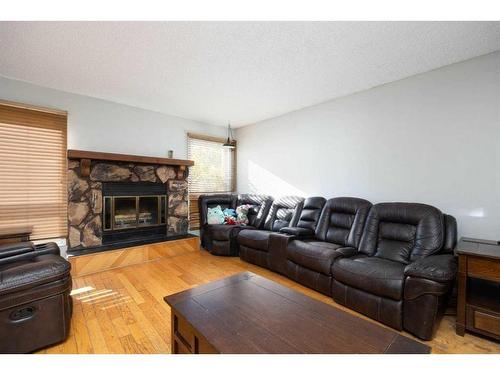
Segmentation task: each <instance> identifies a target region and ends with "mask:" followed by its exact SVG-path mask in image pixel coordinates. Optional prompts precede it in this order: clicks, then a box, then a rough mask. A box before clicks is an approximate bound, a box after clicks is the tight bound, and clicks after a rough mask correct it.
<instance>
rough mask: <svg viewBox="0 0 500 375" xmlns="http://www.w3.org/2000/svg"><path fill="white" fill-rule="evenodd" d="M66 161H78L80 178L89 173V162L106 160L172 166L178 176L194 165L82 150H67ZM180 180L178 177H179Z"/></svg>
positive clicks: (180, 161) (165, 159) (171, 160)
mask: <svg viewBox="0 0 500 375" xmlns="http://www.w3.org/2000/svg"><path fill="white" fill-rule="evenodd" d="M68 159H80V161H81V167H82V171H81V174H82V176H88V175H89V173H90V161H91V160H107V161H124V162H131V163H141V164H162V165H173V166H176V167H177V173H178V176H181V175H182V174H183V173H184V170H185V169H186V167H191V166H193V165H194V161H193V160H184V159H171V158H157V157H152V156H139V155H126V154H113V153H109V152H97V151H83V150H68ZM179 178H180V177H179Z"/></svg>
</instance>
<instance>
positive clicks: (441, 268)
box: [404, 254, 457, 283]
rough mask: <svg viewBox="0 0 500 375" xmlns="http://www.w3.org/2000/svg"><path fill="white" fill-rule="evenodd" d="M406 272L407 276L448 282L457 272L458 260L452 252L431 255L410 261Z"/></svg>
mask: <svg viewBox="0 0 500 375" xmlns="http://www.w3.org/2000/svg"><path fill="white" fill-rule="evenodd" d="M404 272H405V276H406V277H407V276H412V277H419V278H422V279H428V280H432V281H437V282H442V283H448V282H451V281H453V280H454V279H455V276H456V274H457V260H456V258H455V257H454V256H453V255H452V254H439V255H431V256H428V257H425V258H422V259H419V260H417V261H415V262H413V263H410V264H409V265H407V266H406V268H405V271H404Z"/></svg>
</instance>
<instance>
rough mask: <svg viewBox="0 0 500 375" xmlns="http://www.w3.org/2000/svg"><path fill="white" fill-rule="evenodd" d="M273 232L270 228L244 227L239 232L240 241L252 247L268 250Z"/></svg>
mask: <svg viewBox="0 0 500 375" xmlns="http://www.w3.org/2000/svg"><path fill="white" fill-rule="evenodd" d="M271 233H272V232H271V231H268V230H249V229H243V230H241V232H240V233H238V243H239V244H240V245H242V246H246V247H249V248H251V249H257V250H262V251H268V250H269V237H270V235H271Z"/></svg>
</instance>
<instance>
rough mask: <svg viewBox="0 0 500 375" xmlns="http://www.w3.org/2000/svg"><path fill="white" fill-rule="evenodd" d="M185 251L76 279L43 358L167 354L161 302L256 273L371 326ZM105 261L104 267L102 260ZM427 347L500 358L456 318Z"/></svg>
mask: <svg viewBox="0 0 500 375" xmlns="http://www.w3.org/2000/svg"><path fill="white" fill-rule="evenodd" d="M185 246H186V245H178V246H174V247H170V248H168V249H162V247H161V244H160V246H155V247H154V248H151V249H150V250H149V251H150V253H148V254H149V255H148V257H157V256H159V255H162V254H163V255H165V254H168V257H161V258H158V259H156V260H153V261H149V262H145V263H140V264H134V265H130V266H126V267H122V268H115V269H111V270H107V271H102V272H98V273H92V274H89V275H85V276H80V277H74V278H73V291H74V292H75V293H77V294H74V295H73V300H74V313H73V318H72V325H71V331H70V335H69V338H68V340H66V341H65V342H64V343H62V344H59V345H55V346H52V347H50V348H45V349H43V350H41V351H40V352H39V353H161V354H164V353H169V352H170V334H171V332H170V330H171V327H170V309H169V307H168V306H167V305H166V304H165V303H164V302H163V297H164V296H166V295H169V294H173V293H176V292H180V291H182V290H185V289H189V288H191V287H193V286H195V285H199V284H203V283H207V282H210V281H213V280H217V279H221V278H224V277H227V276H231V275H234V274H236V273H238V272H243V271H251V272H254V273H256V274H259V275H261V276H264V277H266V278H269V279H271V280H274V281H276V282H278V283H280V284H283V285H285V286H288V287H291V288H293V289H295V290H297V291H299V292H301V293H304V294H306V295H308V296H310V297H312V298H315V299H317V300H320V301H322V302H325V303H327V304H330V305H334V306H336V307H337V308H339V309H341V310H343V311H347V312H349V313H350V314H353V315H356V316H360V317H362V318H363V319H367V320H370V319H369V318H367V317H364V316H362V315H361V314H358V313H356V312H354V311H352V310H349V309H348V308H346V307H344V306H340V305H338V304H336V303H335V302H334V301H333V300H332V299H331V298H330V297H327V296H324V295H322V294H320V293H317V292H315V291H313V290H311V289H308V288H306V287H304V286H302V285H299V284H297V283H295V282H294V281H292V280H290V279H288V278H286V277H284V276H281V275H278V274H276V273H274V272H271V271H269V270H266V269H263V268H260V267H258V266H255V265H252V264H249V263H246V262H243V261H242V260H240V259H239V258H237V257H236V258H231V257H216V256H212V255H210V254H209V253H207V252H205V251H200V250H196V251H193V249H192V248H191V249H190V250H189V251H187V252H186V249H185ZM187 246H188V247H189V245H187ZM114 260H115V259H114V258H113V259H110V260H109V262H112V261H114ZM101 261H102V262H103V263H106V259H104V258H101ZM90 263H91V260H90V259H86V260H85V262H82V263H80V264H81V265H84V266H87V267H90ZM372 322H373V321H372ZM375 324H380V323H378V322H375ZM402 334H403V335H405V336H408V337H412V338H413V336H411V335H410V334H407V333H405V332H403V333H402ZM425 343H426V344H427V345H430V346H431V347H432V350H433V353H500V344H498V343H496V342H493V341H489V340H486V339H483V338H481V337H478V336H473V335H470V334H466V335H465V336H463V337H461V336H457V335H456V334H455V317H453V316H445V317H444V318H443V320H442V321H441V323H440V325H439V328H438V330H437V333H436V336H435V338H434V340H432V341H430V342H425Z"/></svg>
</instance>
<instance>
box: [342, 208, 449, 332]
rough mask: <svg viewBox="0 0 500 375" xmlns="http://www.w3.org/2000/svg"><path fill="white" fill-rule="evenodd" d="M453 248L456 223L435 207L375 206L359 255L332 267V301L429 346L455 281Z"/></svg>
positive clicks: (368, 221)
mask: <svg viewBox="0 0 500 375" xmlns="http://www.w3.org/2000/svg"><path fill="white" fill-rule="evenodd" d="M455 243H456V221H455V219H454V218H453V217H451V216H448V215H443V214H442V213H441V211H439V210H438V209H437V208H435V207H432V206H428V205H425V204H417V203H380V204H376V205H374V206H373V207H372V209H371V210H370V214H369V215H368V219H367V222H366V225H365V230H364V233H363V236H362V238H361V242H360V244H359V248H358V251H357V252H356V253H355V254H354V255H352V256H350V257H338V258H337V259H336V260H335V262H334V263H333V267H332V273H333V278H334V280H333V282H332V295H333V298H334V299H335V301H336V302H338V303H341V304H343V305H345V306H347V307H349V308H351V309H353V310H356V311H358V312H361V313H362V314H365V315H367V316H369V317H371V318H373V319H375V320H378V321H380V322H382V323H384V324H387V325H388V326H390V327H393V328H395V329H398V330H402V329H405V330H407V331H408V332H411V333H413V334H414V335H416V336H417V337H420V338H422V339H425V340H429V339H431V338H432V335H433V329H434V327H435V322H436V320H437V315H438V310H439V309H440V308H441V307H442V306H443V305H444V300H445V297H446V295H447V294H448V292H449V291H450V290H451V287H452V284H453V280H454V278H455V274H456V261H455V259H454V257H453V255H452V251H453V248H454V246H455Z"/></svg>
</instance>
